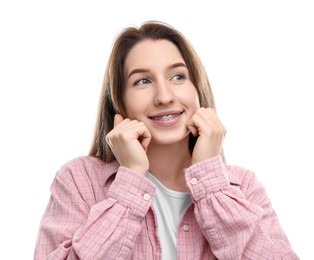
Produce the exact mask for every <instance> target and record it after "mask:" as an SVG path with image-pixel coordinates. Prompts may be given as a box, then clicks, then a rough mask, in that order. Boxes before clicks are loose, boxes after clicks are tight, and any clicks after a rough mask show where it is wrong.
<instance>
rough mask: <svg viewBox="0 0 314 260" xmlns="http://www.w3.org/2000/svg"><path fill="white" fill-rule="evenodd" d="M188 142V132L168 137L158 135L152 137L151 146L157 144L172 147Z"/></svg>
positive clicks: (166, 135)
mask: <svg viewBox="0 0 314 260" xmlns="http://www.w3.org/2000/svg"><path fill="white" fill-rule="evenodd" d="M188 140H189V132H186V133H184V134H178V133H177V134H174V135H168V134H159V135H153V138H152V141H151V143H152V144H158V145H173V144H178V143H180V142H187V143H188Z"/></svg>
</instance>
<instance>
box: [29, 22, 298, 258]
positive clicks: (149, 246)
mask: <svg viewBox="0 0 314 260" xmlns="http://www.w3.org/2000/svg"><path fill="white" fill-rule="evenodd" d="M225 133H226V130H225V128H224V126H223V125H222V123H221V122H220V120H219V118H218V117H217V114H216V113H215V104H214V98H213V95H212V91H211V88H210V85H209V82H208V79H207V76H206V73H205V70H204V68H203V66H202V64H201V61H200V59H199V58H198V56H197V54H196V53H195V51H194V50H193V48H192V47H191V45H190V44H189V43H188V41H187V40H186V39H185V38H184V36H183V35H181V34H180V33H179V32H178V31H176V30H175V29H173V28H172V27H170V26H168V25H166V24H162V23H158V22H148V23H146V24H143V25H142V26H141V27H140V28H139V29H136V28H126V29H125V30H124V31H123V32H122V33H121V34H120V35H119V37H118V38H117V40H116V42H115V44H114V46H113V49H112V53H111V56H110V59H109V63H108V66H107V70H106V75H105V79H104V84H103V89H102V93H101V99H100V110H99V115H98V122H97V127H96V132H95V137H94V142H93V145H92V148H91V152H90V156H89V157H80V158H77V159H74V160H72V161H70V162H69V163H67V164H66V165H65V166H63V167H62V168H61V170H60V171H59V172H58V173H57V175H56V177H55V180H54V182H53V184H52V186H51V199H50V201H49V204H48V207H47V210H46V212H45V214H44V216H43V219H42V222H41V226H40V231H39V235H38V241H37V246H36V251H35V259H136V260H138V259H145V260H148V259H167V260H168V259H193V260H195V259H298V257H297V256H296V254H295V253H294V252H293V251H292V249H291V247H290V245H289V242H288V239H287V237H286V236H285V234H284V231H283V230H282V229H281V227H280V223H279V221H278V219H277V216H276V214H275V212H274V210H273V209H272V206H271V203H270V201H269V199H268V198H267V195H266V193H265V190H264V188H263V186H262V185H261V184H260V183H259V181H258V180H257V179H256V177H255V175H254V174H253V173H252V172H250V171H249V170H246V169H243V168H241V167H235V166H227V165H226V164H225V160H224V157H223V155H222V145H223V140H224V136H225Z"/></svg>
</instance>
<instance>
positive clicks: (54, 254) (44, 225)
mask: <svg viewBox="0 0 314 260" xmlns="http://www.w3.org/2000/svg"><path fill="white" fill-rule="evenodd" d="M70 176H71V174H67V172H61V173H59V174H58V175H57V176H56V178H55V180H54V182H53V184H52V187H51V198H50V201H49V204H48V207H47V209H46V212H45V214H44V216H43V219H42V222H41V226H40V231H39V235H38V240H37V245H36V251H35V258H34V259H36V260H43V259H93V260H94V259H104V258H106V259H118V258H123V259H128V258H130V257H131V255H132V251H133V246H134V243H135V240H136V237H137V235H138V234H139V233H140V231H141V228H142V222H143V219H144V216H145V215H146V213H147V210H148V208H149V207H150V205H151V203H152V199H153V197H154V193H155V188H154V186H153V184H152V183H151V182H150V181H149V180H148V179H146V178H145V177H144V176H142V175H139V174H137V173H135V172H132V171H130V170H129V169H127V168H124V167H120V168H119V170H118V172H117V175H116V177H115V180H114V181H113V183H112V184H111V186H110V188H109V190H108V192H107V194H106V199H104V200H103V201H101V202H99V203H97V204H95V205H92V206H91V207H90V206H88V205H87V203H86V202H85V200H84V199H83V196H82V193H88V194H90V193H92V192H93V191H92V190H87V191H86V190H85V189H86V187H87V186H82V187H80V189H79V188H78V184H77V183H75V182H74V181H73V179H71V177H70ZM145 193H148V194H150V195H151V196H150V199H148V200H145V199H144V198H143V194H145ZM90 195H91V194H90ZM91 196H92V195H91ZM146 199H147V197H146Z"/></svg>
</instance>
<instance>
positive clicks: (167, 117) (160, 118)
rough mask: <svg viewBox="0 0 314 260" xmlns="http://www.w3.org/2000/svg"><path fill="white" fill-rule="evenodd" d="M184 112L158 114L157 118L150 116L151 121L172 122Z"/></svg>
mask: <svg viewBox="0 0 314 260" xmlns="http://www.w3.org/2000/svg"><path fill="white" fill-rule="evenodd" d="M182 113H183V112H176V113H167V114H158V115H155V116H150V117H149V119H151V120H154V121H170V120H172V119H175V118H177V117H179V116H181V115H182Z"/></svg>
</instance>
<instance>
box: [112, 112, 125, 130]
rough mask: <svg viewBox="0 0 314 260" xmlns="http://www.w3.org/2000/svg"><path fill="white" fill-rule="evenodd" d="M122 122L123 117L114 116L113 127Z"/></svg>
mask: <svg viewBox="0 0 314 260" xmlns="http://www.w3.org/2000/svg"><path fill="white" fill-rule="evenodd" d="M123 120H124V118H123V116H121V115H120V114H115V115H114V121H113V126H114V127H115V126H116V125H117V124H119V123H121V122H122V121H123Z"/></svg>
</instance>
